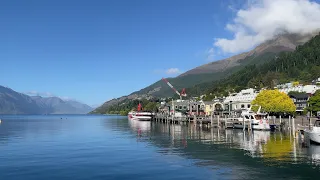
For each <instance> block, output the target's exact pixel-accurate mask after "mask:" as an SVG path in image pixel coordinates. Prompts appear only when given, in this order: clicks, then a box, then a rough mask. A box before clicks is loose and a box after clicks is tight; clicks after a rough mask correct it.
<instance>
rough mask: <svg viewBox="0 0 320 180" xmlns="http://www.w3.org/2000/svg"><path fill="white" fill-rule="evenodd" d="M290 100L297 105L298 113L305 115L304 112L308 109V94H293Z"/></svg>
mask: <svg viewBox="0 0 320 180" xmlns="http://www.w3.org/2000/svg"><path fill="white" fill-rule="evenodd" d="M290 98H291V99H292V100H293V102H294V104H295V105H296V112H297V113H299V114H302V113H303V110H304V109H305V108H306V107H308V99H309V95H308V94H306V93H301V94H291V95H290Z"/></svg>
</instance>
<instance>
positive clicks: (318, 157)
mask: <svg viewBox="0 0 320 180" xmlns="http://www.w3.org/2000/svg"><path fill="white" fill-rule="evenodd" d="M307 154H308V156H309V158H310V160H311V163H312V164H315V165H318V166H319V165H320V146H319V145H310V147H309V148H308V149H307Z"/></svg>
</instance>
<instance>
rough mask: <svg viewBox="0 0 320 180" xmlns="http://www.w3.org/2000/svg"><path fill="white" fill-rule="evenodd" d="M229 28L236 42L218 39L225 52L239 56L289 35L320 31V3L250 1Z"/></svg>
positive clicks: (299, 0) (303, 0)
mask: <svg viewBox="0 0 320 180" xmlns="http://www.w3.org/2000/svg"><path fill="white" fill-rule="evenodd" d="M244 7H245V8H243V9H240V10H237V13H236V16H235V18H234V19H233V22H232V23H230V24H227V25H226V29H227V30H229V31H230V32H232V33H233V36H234V37H233V38H232V39H225V38H217V39H216V40H215V42H214V46H215V47H217V48H218V49H220V50H222V51H223V52H224V53H239V52H243V51H247V50H250V49H251V48H253V47H254V46H256V45H258V44H260V43H262V42H264V41H267V40H270V39H272V38H274V37H275V36H276V35H278V34H281V33H284V32H288V33H300V34H306V33H311V32H314V31H316V30H319V28H320V4H319V3H316V2H313V1H311V0H248V1H247V4H246V5H245V6H244Z"/></svg>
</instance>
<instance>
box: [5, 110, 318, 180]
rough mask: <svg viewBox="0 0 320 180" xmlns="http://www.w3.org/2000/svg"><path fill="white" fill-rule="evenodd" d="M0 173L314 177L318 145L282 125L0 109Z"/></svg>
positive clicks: (84, 177)
mask: <svg viewBox="0 0 320 180" xmlns="http://www.w3.org/2000/svg"><path fill="white" fill-rule="evenodd" d="M0 118H1V119H2V123H1V124H0V179H3V180H11V179H12V180H20V179H21V180H31V179H32V180H38V179H39V180H44V179H46V180H53V179H55V180H56V179H59V180H63V179H68V180H69V179H75V180H78V179H81V180H89V179H90V180H92V179H108V180H111V179H121V180H123V179H130V180H136V179H137V180H138V179H139V180H142V179H152V180H157V179H183V180H186V179H199V180H200V179H201V180H202V179H317V178H318V177H319V175H320V168H319V167H320V146H311V147H310V148H304V147H302V146H301V144H300V143H299V142H298V140H296V139H294V138H293V137H292V136H291V135H290V134H288V133H280V132H260V131H254V132H253V133H250V134H249V133H248V132H245V133H244V132H243V131H242V130H224V129H220V130H218V129H207V128H199V127H194V126H192V125H191V126H185V125H184V126H181V125H172V124H161V123H155V122H140V121H128V119H127V117H123V116H95V115H65V116H62V115H48V116H22V115H21V116H9V115H0Z"/></svg>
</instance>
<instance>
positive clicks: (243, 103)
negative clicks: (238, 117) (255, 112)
mask: <svg viewBox="0 0 320 180" xmlns="http://www.w3.org/2000/svg"><path fill="white" fill-rule="evenodd" d="M257 95H258V92H257V91H256V90H255V89H252V88H250V89H244V90H241V91H240V92H239V93H233V94H230V95H229V96H228V97H226V98H225V99H224V101H223V103H224V107H226V108H225V110H227V111H229V112H230V111H236V110H245V109H249V108H250V107H251V101H253V100H254V99H255V98H256V97H257Z"/></svg>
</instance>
